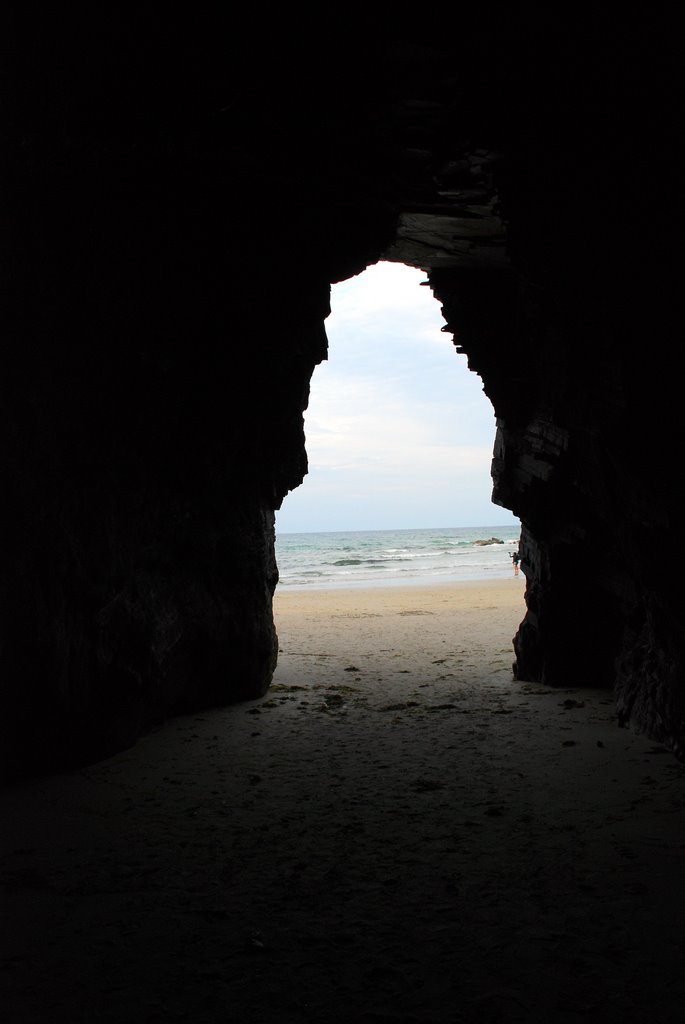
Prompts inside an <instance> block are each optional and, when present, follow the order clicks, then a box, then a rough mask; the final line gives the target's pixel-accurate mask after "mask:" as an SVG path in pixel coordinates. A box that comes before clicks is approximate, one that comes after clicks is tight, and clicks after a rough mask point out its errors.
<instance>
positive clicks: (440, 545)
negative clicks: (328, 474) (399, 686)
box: [276, 524, 521, 591]
mask: <svg viewBox="0 0 685 1024" xmlns="http://www.w3.org/2000/svg"><path fill="white" fill-rule="evenodd" d="M520 532H521V528H520V526H519V525H518V524H514V525H509V526H466V527H446V528H442V529H434V530H433V529H421V530H348V531H343V532H336V533H323V532H322V533H277V534H276V558H277V561H278V569H279V573H280V583H279V584H278V586H279V588H280V589H282V590H283V591H285V590H296V589H300V590H301V589H305V588H306V589H311V588H317V587H318V588H320V589H323V588H333V587H369V586H394V585H405V584H431V583H438V582H445V583H448V582H456V581H460V580H486V579H498V578H501V577H505V576H512V575H513V564H512V560H511V555H512V553H513V552H514V551H516V550H517V548H518V543H519V536H520Z"/></svg>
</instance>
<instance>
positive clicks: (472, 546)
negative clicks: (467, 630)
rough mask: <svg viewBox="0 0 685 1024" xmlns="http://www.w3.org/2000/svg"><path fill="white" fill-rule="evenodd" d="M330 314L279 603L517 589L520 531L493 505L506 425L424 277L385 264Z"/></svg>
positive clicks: (281, 517)
mask: <svg viewBox="0 0 685 1024" xmlns="http://www.w3.org/2000/svg"><path fill="white" fill-rule="evenodd" d="M331 308H332V313H331V316H330V317H329V319H328V320H327V333H328V337H329V349H330V352H329V359H328V361H327V362H325V363H323V364H322V365H321V366H320V367H318V368H317V370H316V371H315V373H314V377H313V380H312V389H311V396H310V403H309V408H308V410H307V412H306V413H305V432H306V437H307V452H308V457H309V474H308V476H307V477H306V479H305V482H304V484H303V485H302V486H301V487H300V488H298V489H297V490H296V491H295V492H293V493H291V494H290V495H288V497H287V498H286V500H285V502H284V506H283V509H282V511H281V512H279V513H278V514H277V530H278V532H277V556H278V563H279V569H280V573H281V584H280V586H281V589H283V590H288V589H291V588H292V587H310V586H317V587H319V588H321V587H324V586H338V585H344V586H355V587H359V586H370V585H375V584H377V583H381V584H392V585H396V584H398V583H399V584H401V583H412V584H415V583H423V584H430V583H431V582H444V581H448V580H460V579H461V580H474V579H479V578H482V579H493V578H496V577H501V576H509V575H512V573H513V567H512V561H511V557H510V556H511V553H512V552H513V551H514V550H515V548H516V546H517V543H518V537H519V531H520V524H519V522H518V520H517V519H516V518H515V517H514V516H513V515H512V514H511V513H509V512H508V511H506V510H504V509H502V508H499V507H498V506H495V505H493V504H492V502H491V500H490V495H491V492H492V481H491V478H490V462H491V458H492V448H493V440H494V436H495V420H494V412H493V409H492V406H491V404H490V402H489V400H488V398H487V397H486V395H485V394H484V392H483V390H482V386H481V382H480V379H479V378H478V377H477V375H476V374H475V373H473V372H471V371H470V370H469V369H468V366H467V364H466V360H465V358H462V357H461V356H459V355H457V354H456V353H455V351H454V348H453V345H452V344H451V338H450V335H449V334H446V333H445V332H444V331H443V327H444V320H443V318H442V316H441V313H440V307H439V305H438V303H437V302H436V301H435V299H434V298H433V296H432V294H431V291H430V289H429V287H427V282H426V280H425V274H424V273H423V272H422V271H421V270H418V269H416V268H415V267H409V266H405V265H404V264H400V263H388V262H380V263H377V264H375V265H373V266H371V267H369V268H368V269H367V270H366V271H365V272H364V273H363V274H360V275H358V276H356V277H354V278H351V279H349V280H347V281H343V282H341V283H340V284H337V285H334V286H333V289H332V297H331ZM489 541H490V542H491V543H488V542H489ZM495 541H500V542H501V543H496V542H495Z"/></svg>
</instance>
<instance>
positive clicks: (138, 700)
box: [0, 15, 685, 775]
mask: <svg viewBox="0 0 685 1024" xmlns="http://www.w3.org/2000/svg"><path fill="white" fill-rule="evenodd" d="M93 17H94V18H95V21H96V22H97V23H96V24H94V25H86V26H84V25H83V24H81V26H80V35H79V40H78V41H77V44H76V45H74V41H73V40H72V41H71V43H70V40H69V37H68V33H67V32H66V31H65V30H63V31H62V34H60V35H59V37H58V39H56V38H55V37H54V36H53V29H54V26H50V25H47V24H45V25H41V26H38V27H36V26H33V31H32V33H31V35H30V44H29V45H24V42H25V41H24V40H22V41H20V42H19V43H18V45H17V49H16V54H17V56H18V59H19V66H18V67H16V68H15V74H16V80H15V82H16V83H19V85H18V86H17V87H16V88H15V90H14V93H15V104H14V107H13V108H12V110H11V112H10V117H9V119H8V121H7V122H6V124H5V142H6V150H7V156H8V157H9V161H8V166H9V168H10V177H9V183H10V185H11V192H9V193H8V191H7V190H5V191H6V194H9V195H10V203H9V204H8V209H7V212H6V221H7V228H8V232H7V233H8V237H10V238H11V243H12V250H11V272H10V274H9V285H10V287H9V304H8V309H7V312H6V315H5V323H4V328H3V334H4V341H5V348H4V355H3V364H2V385H1V386H2V389H3V401H2V413H1V415H2V434H1V437H2V456H1V457H2V472H3V481H4V487H3V500H2V511H3V532H2V537H3V573H2V580H1V583H0V587H1V590H0V601H1V605H2V613H1V618H0V652H1V653H0V657H1V659H2V667H1V671H2V687H3V696H2V702H3V721H4V723H5V724H4V725H3V727H2V743H3V753H2V763H3V765H4V771H5V772H6V773H9V774H15V775H16V774H21V773H23V772H27V771H32V770H40V769H41V768H45V767H51V766H54V765H58V764H66V763H77V762H79V761H83V760H84V759H88V758H94V757H97V756H100V755H103V754H106V753H108V752H110V751H112V750H115V749H117V748H120V747H121V746H123V745H125V744H127V743H130V742H132V741H133V740H134V739H135V737H136V735H137V734H138V733H139V731H140V730H141V729H143V728H145V727H146V726H148V725H149V724H150V723H152V722H154V721H156V720H158V719H159V718H161V717H163V716H165V715H168V714H170V713H174V712H178V711H180V710H185V709H189V708H196V707H200V706H207V705H211V704H220V703H224V702H229V701H233V700H238V699H242V698H245V697H254V696H258V695H260V694H262V693H263V692H264V690H265V689H266V687H267V686H268V684H269V680H270V678H271V673H272V671H273V667H274V664H275V658H276V637H275V634H274V628H273V622H272V616H271V596H272V593H273V589H274V586H275V583H276V579H277V570H276V566H275V562H274V553H273V510H274V509H276V508H278V507H279V504H280V502H281V501H282V499H283V497H284V495H285V494H286V493H287V491H288V490H290V489H292V488H294V487H296V486H297V485H298V484H299V483H300V482H301V480H302V478H303V476H304V474H305V472H306V454H305V451H304V437H303V426H302V411H303V409H304V408H305V407H306V403H307V398H308V388H309V380H310V377H311V373H312V371H313V368H314V366H315V365H316V364H317V363H318V362H319V361H320V360H321V359H323V358H325V354H326V336H325V330H324V319H325V316H326V315H327V312H328V295H329V285H330V283H331V282H334V281H337V280H340V279H343V278H346V277H349V276H350V275H352V274H355V273H358V272H360V271H361V270H362V269H363V268H364V267H365V266H367V265H368V264H369V263H371V262H374V261H376V260H378V259H379V258H381V257H384V258H391V259H396V260H402V261H404V262H408V263H413V264H414V265H417V266H420V267H423V268H424V269H425V270H426V271H427V272H428V275H429V281H430V284H431V287H432V289H433V291H434V293H435V295H436V297H437V298H438V300H439V301H440V302H441V304H442V306H443V309H444V313H445V318H446V320H447V322H448V325H449V329H450V330H451V331H453V333H454V334H455V342H456V344H457V345H458V347H459V348H460V349H461V350H463V351H465V352H466V353H467V355H468V358H469V363H470V365H471V366H472V368H473V369H474V370H476V371H477V372H478V373H479V374H480V376H481V377H482V380H483V382H484V388H485V390H486V392H487V393H488V395H489V396H490V398H491V400H492V402H493V404H494V406H495V410H496V413H497V417H498V433H497V438H496V441H495V455H494V461H493V477H494V486H495V490H494V496H495V500H496V501H498V502H499V503H500V504H502V505H503V506H505V507H507V508H510V509H512V510H513V511H514V512H515V513H516V514H517V515H518V516H519V517H520V518H521V520H522V522H523V524H524V528H523V533H522V543H521V554H522V566H523V569H524V572H525V573H526V576H527V578H528V586H527V601H528V614H527V616H526V619H525V621H524V622H523V624H522V626H521V628H520V630H519V633H518V635H517V637H516V641H515V648H516V674H517V675H518V676H519V677H520V678H525V679H540V680H542V681H543V682H546V683H551V684H560V685H563V684H566V683H568V682H569V680H571V679H572V680H573V682H574V683H575V684H582V683H584V682H587V683H589V684H591V685H598V684H599V685H606V686H614V687H615V688H616V693H617V698H618V704H619V709H620V712H621V715H622V716H623V717H624V718H625V719H632V720H633V721H634V722H635V724H637V725H638V726H640V727H643V728H646V729H648V730H649V731H650V732H651V734H652V735H654V736H655V737H656V738H658V739H660V740H663V741H664V742H666V743H669V744H670V745H671V746H673V747H674V748H675V749H677V750H679V751H680V750H681V745H682V743H683V739H684V737H685V727H684V722H685V707H684V706H683V689H682V641H681V622H682V610H683V609H682V597H681V588H680V587H679V586H677V585H676V580H675V573H674V572H673V568H672V566H671V564H670V562H669V559H671V558H672V557H673V553H674V551H676V550H677V545H678V543H679V538H678V537H677V535H676V533H675V528H676V517H675V513H676V504H675V498H674V495H673V489H672V486H671V480H672V476H673V467H674V466H676V465H678V462H679V460H678V456H679V443H678V436H677V433H676V430H675V427H676V423H677V414H676V410H677V408H678V403H677V401H676V394H675V387H676V382H677V381H678V377H679V367H678V363H677V360H676V353H675V349H674V347H673V345H672V338H671V333H670V327H671V323H670V317H671V312H672V308H671V307H672V303H673V297H674V295H675V294H676V289H677V279H676V276H675V267H676V266H677V260H676V256H677V248H678V243H677V238H676V236H675V233H674V232H673V231H672V229H671V213H670V207H669V203H670V202H672V201H673V196H674V195H676V194H678V189H676V188H675V182H676V181H677V171H678V169H677V167H676V164H675V159H674V153H675V151H676V150H675V146H674V142H673V140H674V138H675V137H676V130H677V129H676V125H677V116H676V112H675V110H674V109H673V106H672V105H669V101H668V96H669V90H670V88H671V81H672V77H673V76H674V74H675V71H674V68H675V66H676V65H675V60H676V59H678V58H677V55H675V54H672V53H670V52H669V51H668V50H667V47H666V43H667V37H666V35H665V34H662V35H661V36H659V35H658V33H657V37H658V39H657V41H658V42H659V44H660V45H661V48H662V51H663V52H661V51H660V52H659V54H658V61H656V62H655V63H657V64H658V69H657V71H658V74H656V75H655V76H654V75H653V76H652V77H651V78H650V79H649V81H648V80H647V77H646V76H647V74H648V72H647V70H646V68H645V65H644V49H640V53H641V55H642V58H643V60H642V61H636V60H635V59H634V58H635V54H636V48H638V49H639V48H640V47H643V34H642V30H643V27H642V26H632V30H631V26H630V25H626V24H625V22H623V23H622V24H621V26H619V27H617V26H615V25H612V26H610V31H607V32H606V33H605V32H604V30H603V28H602V25H601V23H600V22H599V21H596V22H595V23H594V25H593V26H590V28H589V29H588V27H587V26H583V28H582V31H580V30H578V31H577V32H573V31H568V26H565V27H564V32H563V33H561V34H560V33H559V31H558V30H556V29H555V28H553V27H550V26H547V25H545V24H544V22H539V21H538V22H536V25H535V27H534V29H533V28H531V26H527V25H525V24H523V25H522V24H518V25H517V27H516V28H515V29H514V28H512V27H506V26H502V27H501V28H500V29H499V30H498V29H496V28H495V27H494V26H493V25H492V24H489V25H487V26H483V25H480V24H476V25H468V24H464V25H463V26H462V31H461V32H460V33H459V36H458V38H456V39H455V40H454V41H446V40H445V39H444V38H443V32H442V31H440V32H437V31H436V32H432V31H429V30H423V31H422V32H421V33H419V32H417V31H416V30H415V27H414V26H412V28H411V30H410V31H408V32H402V31H400V30H397V31H395V32H393V31H392V30H390V29H388V28H385V29H384V31H383V32H374V31H372V30H369V32H368V33H367V34H366V35H365V36H364V37H363V38H356V39H355V38H353V37H350V35H349V34H348V35H347V36H344V35H342V34H340V33H339V31H338V30H339V28H340V26H337V27H336V26H334V27H333V28H332V29H331V30H330V32H328V33H327V34H326V33H323V32H322V33H321V39H320V46H318V47H317V46H315V45H314V44H313V43H312V42H310V41H305V40H304V39H303V40H296V39H294V38H293V35H292V32H291V34H290V35H288V36H287V37H284V38H283V39H279V38H278V32H277V31H276V30H274V36H273V38H270V39H265V38H264V36H263V35H262V33H261V32H259V31H257V30H256V29H255V27H254V26H252V27H250V26H247V27H246V26H236V24H235V22H229V23H228V24H226V25H220V24H207V25H201V26H200V27H199V29H196V30H195V31H193V30H190V29H188V26H187V25H186V24H184V25H183V26H180V27H178V26H177V31H176V32H175V33H174V31H173V29H174V26H173V25H172V24H165V25H162V26H160V25H158V24H157V22H156V20H155V21H154V23H145V21H144V15H138V18H137V20H134V21H133V22H132V23H130V24H129V23H127V24H126V25H121V24H118V23H117V16H116V15H111V16H104V15H103V16H101V17H100V18H99V19H98V16H97V15H94V16H93ZM318 28H319V29H321V28H322V26H318ZM420 37H422V38H420ZM307 38H309V37H307ZM81 40H86V43H85V45H84V44H83V43H82V42H81ZM644 45H646V44H644ZM652 71H654V69H653V68H650V72H649V73H650V74H651V73H652ZM678 130H679V129H678Z"/></svg>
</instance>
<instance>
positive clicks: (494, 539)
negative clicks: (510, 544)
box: [473, 537, 504, 547]
mask: <svg viewBox="0 0 685 1024" xmlns="http://www.w3.org/2000/svg"><path fill="white" fill-rule="evenodd" d="M473 543H474V544H478V545H480V546H481V547H483V546H484V545H485V544H504V541H503V540H500V539H499V537H491V538H490V540H474V542H473Z"/></svg>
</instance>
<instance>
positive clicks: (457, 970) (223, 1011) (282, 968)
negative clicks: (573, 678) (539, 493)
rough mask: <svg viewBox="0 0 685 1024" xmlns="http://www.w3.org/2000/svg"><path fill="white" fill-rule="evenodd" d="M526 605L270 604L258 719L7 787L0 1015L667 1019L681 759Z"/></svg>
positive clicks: (490, 589) (471, 596)
mask: <svg viewBox="0 0 685 1024" xmlns="http://www.w3.org/2000/svg"><path fill="white" fill-rule="evenodd" d="M522 595H523V583H522V582H521V578H519V579H513V578H512V579H507V580H501V581H493V582H488V583H478V584H475V583H474V584H461V585H455V586H450V585H443V586H438V587H433V588H431V589H424V588H421V587H407V588H394V589H388V590H371V589H370V590H357V591H353V590H348V591H342V590H341V591H327V592H318V593H317V592H307V593H286V594H280V593H279V594H278V595H277V599H276V602H275V608H276V622H277V626H278V630H279V637H280V646H281V648H282V653H281V655H280V662H279V667H278V670H277V673H276V677H275V680H274V685H273V687H272V689H271V690H270V692H269V693H268V694H267V696H266V697H265V698H264V699H262V700H260V701H255V702H251V703H249V704H243V705H239V706H235V707H232V708H227V709H222V710H216V711H209V712H205V713H202V714H197V715H190V716H186V717H184V718H181V719H177V720H174V721H172V722H169V723H168V724H166V725H165V726H163V727H162V728H161V729H159V730H158V731H157V732H155V733H152V734H151V735H149V736H147V737H145V738H144V739H143V740H142V741H141V742H139V743H138V745H137V746H136V747H135V748H133V749H132V750H129V751H125V752H124V753H122V754H119V755H117V756H116V757H113V758H111V759H109V760H107V761H104V762H101V763H99V764H96V765H94V766H92V767H90V768H87V769H85V770H83V771H80V772H72V773H68V774H63V775H59V776H55V777H51V778H47V779H41V780H36V781H33V782H30V783H27V784H24V785H21V786H16V787H12V788H9V789H7V790H6V791H4V792H3V793H2V794H0V806H1V813H2V822H3V830H2V850H1V857H0V878H1V880H2V882H3V889H2V891H3V897H2V925H1V928H2V949H1V950H0V1013H1V1014H2V1020H3V1022H5V1024H15V1022H16V1024H24V1022H36V1024H37V1022H40V1024H44V1022H45V1024H47V1022H51V1024H52V1022H61V1021H68V1022H70V1024H71V1022H73V1024H81V1022H83V1024H95V1022H100V1021H103V1022H122V1024H123V1022H126V1024H128V1022H132V1024H133V1022H135V1024H137V1022H146V1024H153V1022H155V1024H156V1022H160V1024H161V1022H172V1021H192V1022H194V1024H203V1022H207V1024H214V1022H219V1021H221V1022H232V1021H236V1022H237V1021H241V1022H245V1024H260V1022H264V1024H267V1022H268V1024H271V1022H279V1024H281V1022H282V1024H290V1022H293V1024H295V1022H322V1024H325V1022H342V1021H345V1022H352V1024H355V1022H357V1021H359V1022H362V1021H369V1022H373V1021H376V1022H421V1024H431V1022H436V1024H438V1022H460V1021H464V1022H469V1024H471V1022H490V1021H492V1022H498V1024H499V1022H510V1021H513V1022H518V1021H526V1022H528V1021H547V1022H557V1021H558V1022H577V1021H597V1022H604V1021H607V1022H613V1021H616V1022H618V1021H621V1022H623V1024H625V1022H626V1021H628V1022H630V1021H644V1020H648V1021H649V1022H650V1024H660V1022H670V1021H676V1020H677V1021H680V1020H681V1019H682V1013H683V1011H682V1006H683V999H684V997H685V970H684V969H683V968H684V965H685V916H684V914H683V909H684V907H683V866H684V865H685V827H684V824H685V823H684V815H685V765H681V764H679V763H678V762H677V761H676V760H675V759H674V758H673V756H672V755H671V754H670V753H668V752H667V751H665V750H664V748H662V747H660V746H659V745H657V744H655V743H653V742H652V741H650V740H649V739H647V738H645V737H640V736H636V735H634V734H633V733H632V732H631V731H630V730H628V729H621V728H619V727H618V725H617V723H616V720H615V715H614V710H613V703H612V701H611V698H610V695H609V694H607V693H606V692H604V691H601V690H596V689H586V688H580V686H579V688H578V689H566V690H548V689H546V688H542V687H540V686H537V685H532V684H525V683H524V684H521V683H517V682H515V681H514V680H513V679H512V674H511V662H512V657H513V655H512V647H511V638H512V636H513V634H514V632H515V630H516V627H517V624H518V622H519V621H520V619H521V618H522V615H523V596H522ZM569 656H572V652H569ZM578 682H579V684H580V683H581V682H583V683H589V684H590V685H591V684H592V680H589V679H584V680H580V679H579V680H578ZM679 1008H680V1009H679Z"/></svg>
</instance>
